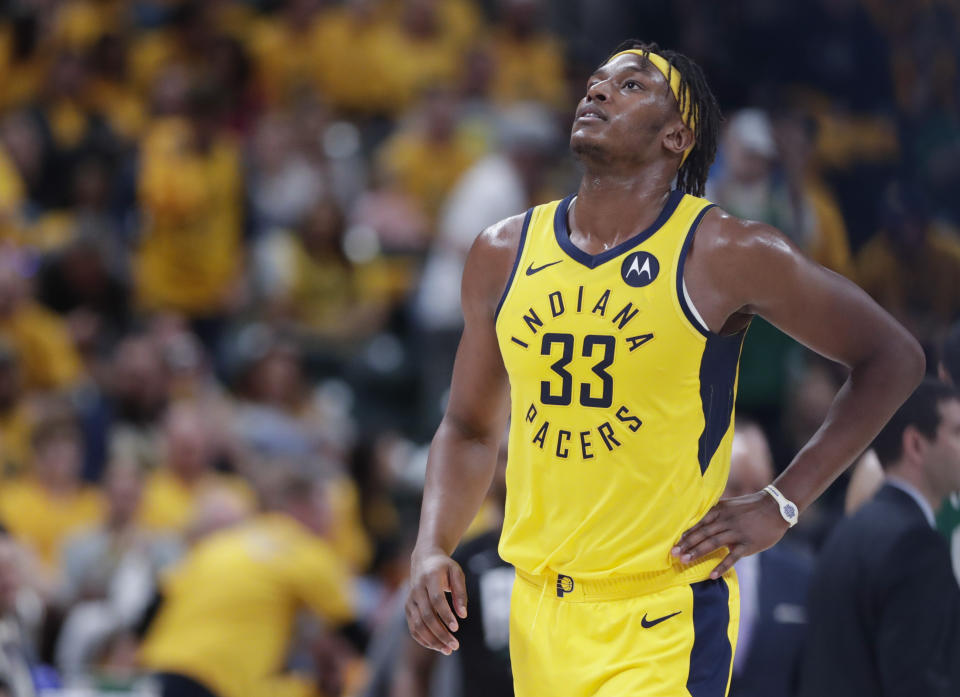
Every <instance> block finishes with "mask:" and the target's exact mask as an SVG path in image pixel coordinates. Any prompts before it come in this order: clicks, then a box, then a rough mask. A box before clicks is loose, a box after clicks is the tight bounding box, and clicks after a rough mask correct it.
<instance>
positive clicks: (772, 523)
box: [670, 491, 790, 578]
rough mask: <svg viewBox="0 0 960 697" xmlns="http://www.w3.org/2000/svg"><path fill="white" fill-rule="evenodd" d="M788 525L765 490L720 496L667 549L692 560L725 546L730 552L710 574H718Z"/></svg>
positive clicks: (762, 547)
mask: <svg viewBox="0 0 960 697" xmlns="http://www.w3.org/2000/svg"><path fill="white" fill-rule="evenodd" d="M789 527H790V525H789V524H788V523H787V521H785V520H784V519H783V516H781V515H780V507H779V506H778V505H777V502H776V501H774V500H773V498H772V497H771V496H770V495H769V494H767V493H766V492H763V491H760V492H757V493H756V494H747V495H746V496H737V497H736V498H731V499H721V500H720V501H717V503H716V505H715V506H714V507H713V508H711V509H710V510H709V511H707V514H706V515H705V516H703V519H702V520H701V521H700V522H699V523H697V524H696V525H694V526H693V527H692V528H690V529H689V530H687V531H686V532H685V533H683V535H682V536H681V537H680V541H679V542H677V544H676V545H675V546H674V548H673V549H672V550H671V552H670V553H671V554H672V555H673V556H674V557H678V558H679V559H680V561H681V562H683V563H684V564H691V563H693V562H695V561H697V560H698V559H700V558H701V557H704V556H706V555H707V554H710V553H711V552H713V551H715V550H718V549H720V548H721V547H726V548H727V550H729V553H728V554H727V556H726V557H724V558H723V561H721V562H720V564H719V565H718V566H717V567H716V568H715V569H714V570H713V571H711V572H710V578H720V576H722V575H723V574H724V573H725V572H726V571H727V569H729V568H730V567H731V566H733V565H734V564H735V563H736V562H737V560H739V559H741V558H742V557H745V556H747V555H750V554H756V553H757V552H762V551H763V550H765V549H767V548H769V547H772V546H773V545H775V544H776V543H777V542H778V541H779V540H780V538H781V537H783V534H784V533H785V532H786V531H787V529H788V528H789Z"/></svg>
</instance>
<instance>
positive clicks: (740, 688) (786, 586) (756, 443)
mask: <svg viewBox="0 0 960 697" xmlns="http://www.w3.org/2000/svg"><path fill="white" fill-rule="evenodd" d="M772 480H773V457H772V456H771V454H770V446H769V444H768V443H767V437H766V435H764V432H763V430H762V429H761V428H760V426H758V425H757V424H756V423H753V422H752V421H748V420H746V419H739V418H738V419H737V423H736V428H735V429H734V435H733V449H732V452H731V456H730V476H729V478H728V479H727V488H726V490H725V491H724V492H723V495H724V497H725V498H730V497H733V496H742V495H743V494H745V493H749V492H752V491H760V490H761V489H763V487H765V486H766V485H767V484H769V483H770V482H771V481H772ZM736 569H737V576H738V578H739V580H740V633H739V637H738V640H737V650H736V653H735V654H734V659H733V680H732V682H731V683H730V697H793V696H794V695H795V694H796V692H797V680H798V678H799V674H800V656H801V650H802V646H803V639H804V635H805V634H806V628H807V625H806V622H807V615H806V596H807V586H808V584H809V582H810V573H811V571H812V562H811V560H810V558H809V557H808V556H807V555H806V554H805V553H804V552H802V551H800V550H798V549H797V548H795V547H794V546H793V545H791V543H790V542H789V539H787V540H785V541H784V542H782V543H780V544H778V545H776V546H775V547H771V548H770V549H768V550H766V551H764V552H761V553H760V554H757V555H754V556H750V557H744V558H743V559H741V560H740V561H738V562H737V563H736Z"/></svg>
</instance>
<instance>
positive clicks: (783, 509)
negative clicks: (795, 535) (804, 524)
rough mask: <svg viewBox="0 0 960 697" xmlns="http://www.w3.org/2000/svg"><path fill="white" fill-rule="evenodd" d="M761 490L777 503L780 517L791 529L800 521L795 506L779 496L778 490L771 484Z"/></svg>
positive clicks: (781, 495)
mask: <svg viewBox="0 0 960 697" xmlns="http://www.w3.org/2000/svg"><path fill="white" fill-rule="evenodd" d="M763 490H764V491H765V492H767V493H768V494H770V495H771V496H772V497H773V500H774V501H776V502H777V505H778V506H780V515H781V516H783V519H784V520H785V521H787V522H788V523H789V524H790V527H791V528H792V527H793V526H794V525H796V524H797V521H798V520H799V519H800V511H799V509H798V508H797V504H795V503H794V502H793V501H791V500H790V499H788V498H787V497H786V496H784V495H783V494H781V493H780V490H779V489H778V488H777V487H775V486H774V485H773V484H768V485H767V486H765V487H764V488H763Z"/></svg>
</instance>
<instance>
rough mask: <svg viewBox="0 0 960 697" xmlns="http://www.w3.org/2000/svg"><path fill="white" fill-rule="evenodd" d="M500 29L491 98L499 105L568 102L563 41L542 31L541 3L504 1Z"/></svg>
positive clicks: (494, 40) (497, 30)
mask: <svg viewBox="0 0 960 697" xmlns="http://www.w3.org/2000/svg"><path fill="white" fill-rule="evenodd" d="M499 5H500V14H501V20H500V22H499V26H498V27H496V28H495V29H494V33H493V38H492V41H491V48H492V54H493V60H494V76H493V84H492V85H491V89H490V92H491V96H492V97H493V98H494V99H496V100H497V101H499V102H503V103H510V102H517V101H538V102H544V103H546V104H548V105H550V106H552V107H563V106H565V104H566V102H567V88H566V74H565V70H564V62H563V49H562V47H561V45H560V42H559V41H557V39H555V38H554V37H552V36H550V35H549V34H547V33H545V32H543V31H542V27H543V22H542V21H541V15H542V9H543V7H542V3H541V2H539V0H501V2H500V3H499Z"/></svg>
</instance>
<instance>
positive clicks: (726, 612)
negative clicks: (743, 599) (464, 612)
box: [510, 569, 740, 697]
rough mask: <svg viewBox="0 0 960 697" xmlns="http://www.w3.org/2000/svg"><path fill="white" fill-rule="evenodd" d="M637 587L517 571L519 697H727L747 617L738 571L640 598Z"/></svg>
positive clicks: (514, 646)
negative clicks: (742, 618)
mask: <svg viewBox="0 0 960 697" xmlns="http://www.w3.org/2000/svg"><path fill="white" fill-rule="evenodd" d="M637 589H638V588H637V587H634V588H633V589H631V588H630V583H629V582H628V583H622V582H621V583H619V584H618V585H617V586H616V587H611V585H610V584H605V582H603V581H600V582H592V583H591V582H587V581H583V582H578V581H577V579H575V578H570V577H569V576H563V575H560V576H557V575H553V576H549V577H534V576H530V575H529V574H526V573H524V572H521V571H518V572H517V580H516V583H515V584H514V586H513V596H512V599H511V607H510V659H511V662H512V664H513V681H514V691H515V693H516V696H517V697H725V695H726V694H727V690H728V689H729V686H730V673H731V669H732V667H733V649H734V647H735V646H736V644H737V629H738V626H739V620H740V592H739V586H738V585H737V577H736V573H735V572H734V571H733V569H730V571H728V572H727V573H726V574H724V576H723V577H722V578H719V579H717V580H714V581H711V580H706V581H699V582H697V583H692V584H686V585H674V586H670V587H667V588H661V589H659V590H656V592H648V593H642V591H641V594H638V593H637Z"/></svg>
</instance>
